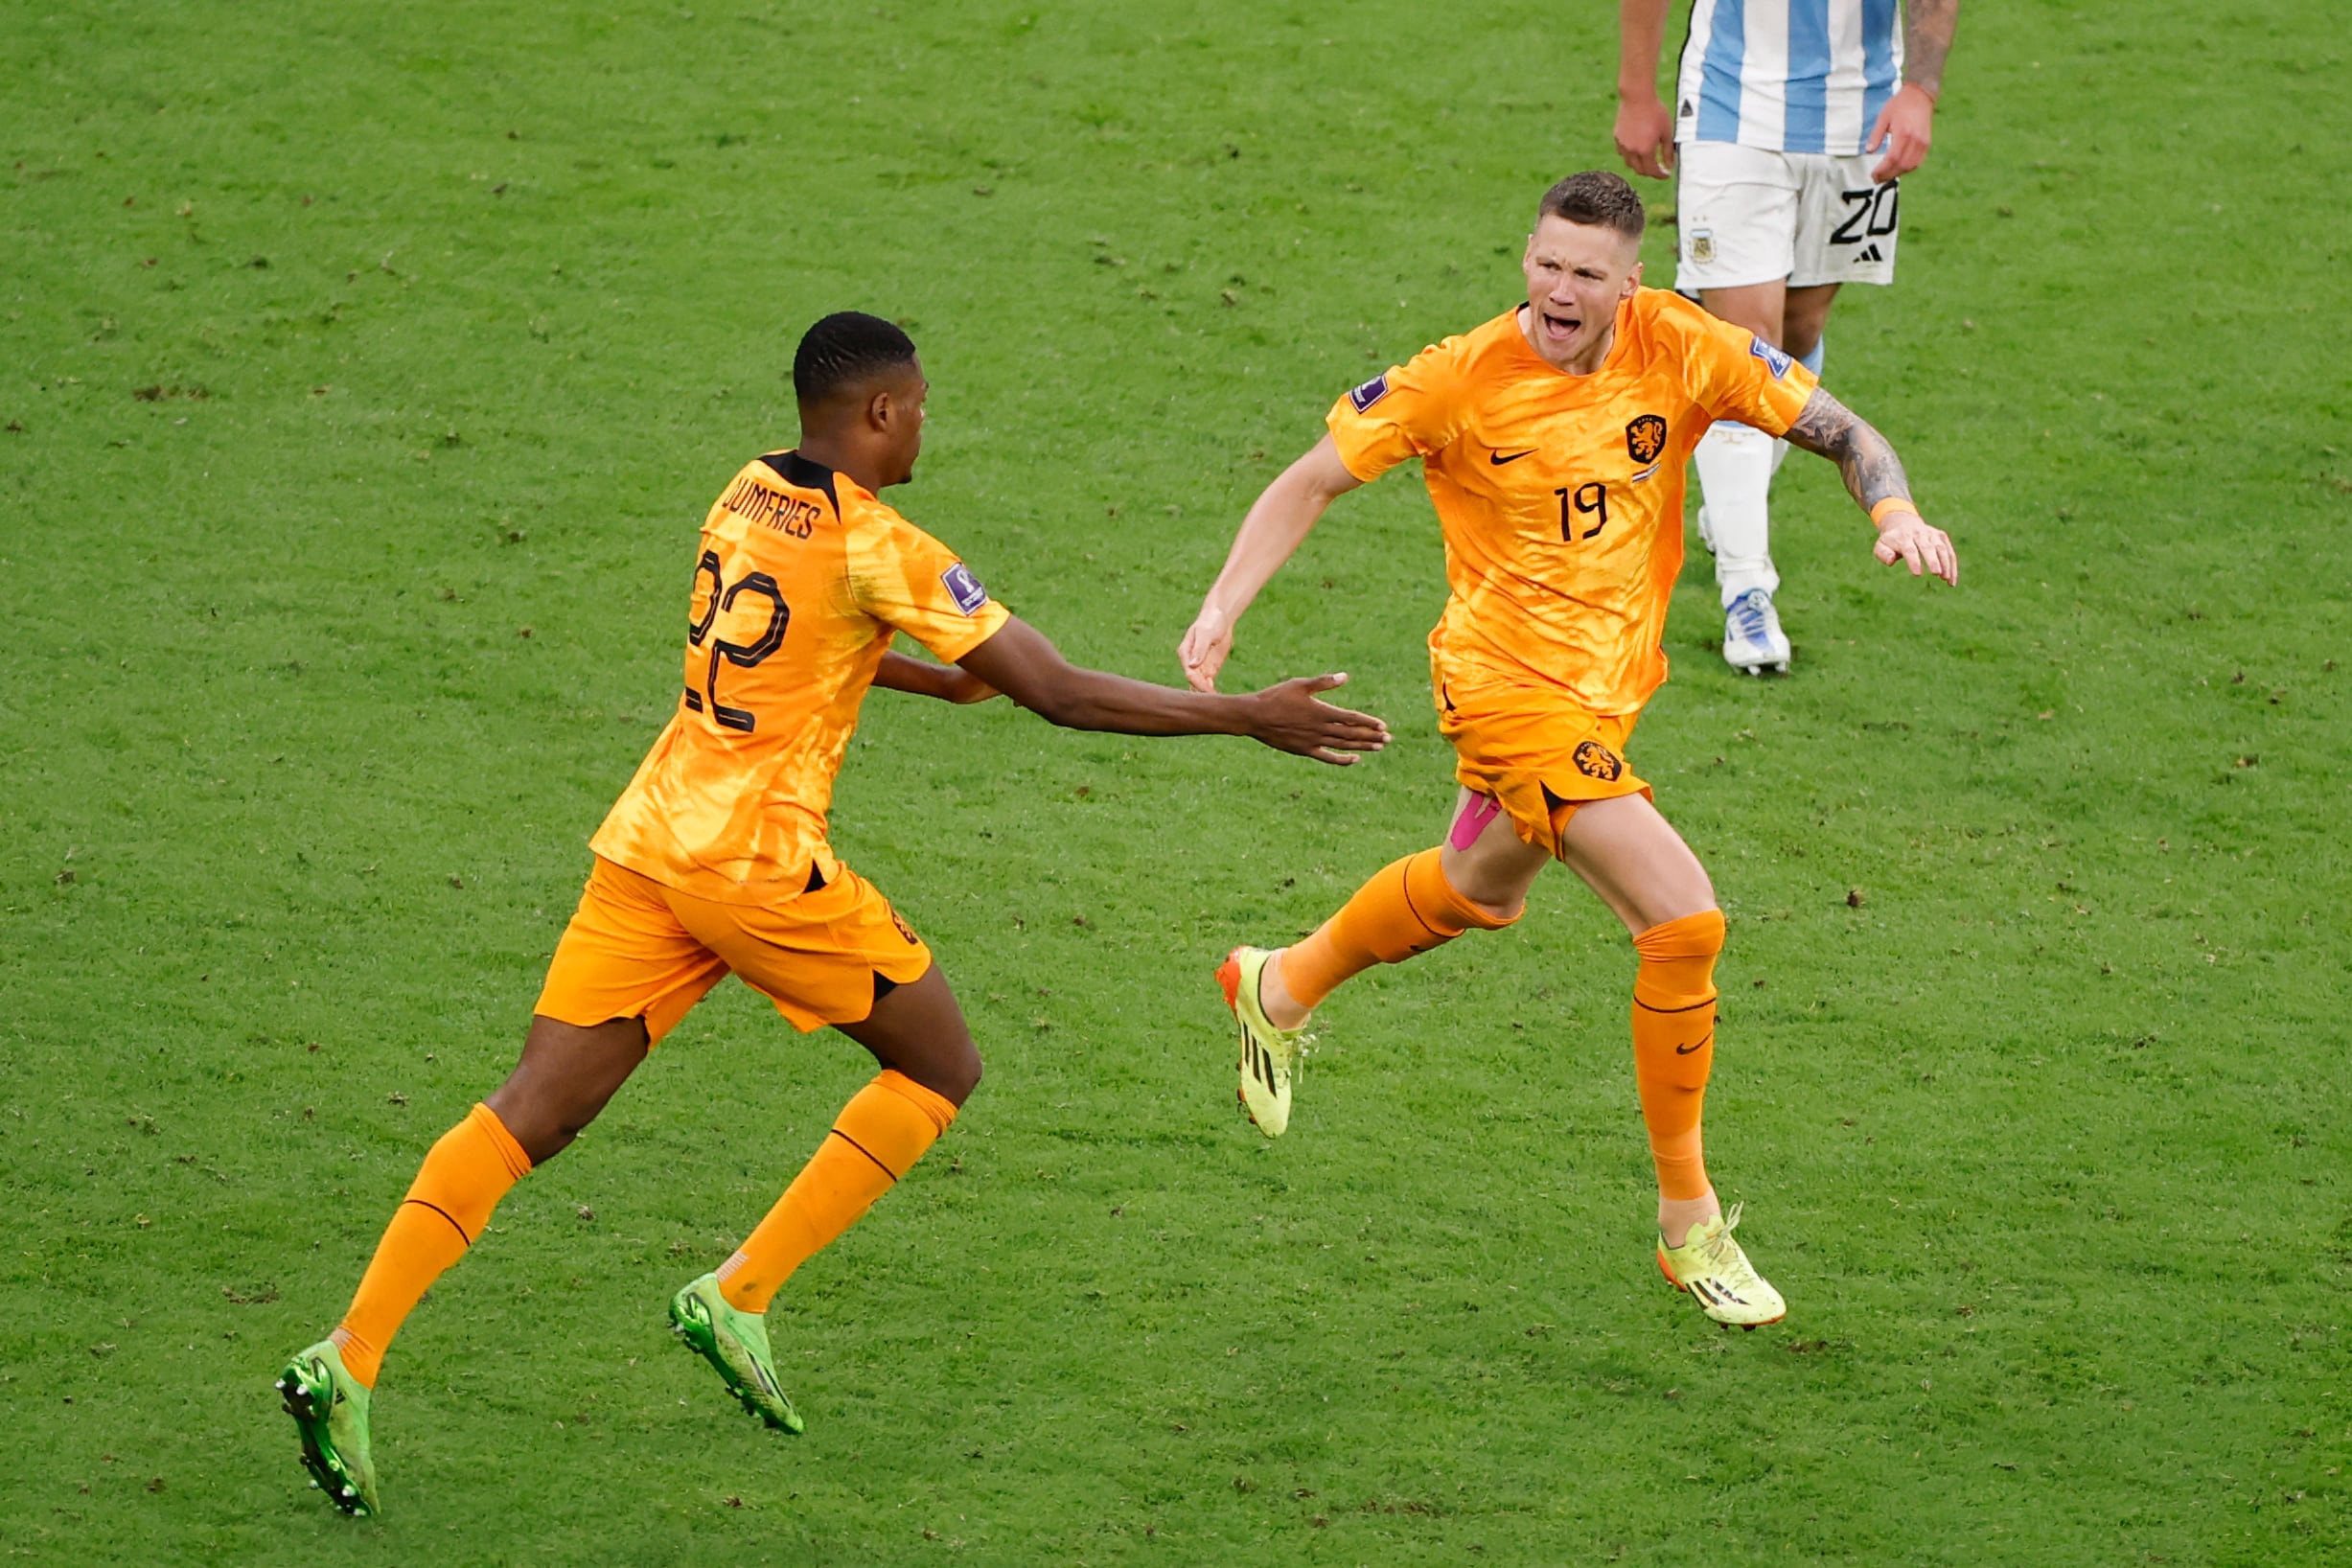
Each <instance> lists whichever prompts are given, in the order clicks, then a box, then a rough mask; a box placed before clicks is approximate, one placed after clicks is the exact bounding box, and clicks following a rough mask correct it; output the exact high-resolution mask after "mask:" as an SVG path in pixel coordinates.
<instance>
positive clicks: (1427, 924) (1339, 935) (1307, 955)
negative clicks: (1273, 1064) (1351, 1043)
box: [1257, 789, 1550, 1030]
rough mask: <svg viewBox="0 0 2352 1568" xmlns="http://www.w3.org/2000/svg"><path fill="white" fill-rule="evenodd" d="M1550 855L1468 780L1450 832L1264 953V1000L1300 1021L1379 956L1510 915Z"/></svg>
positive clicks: (1424, 948)
mask: <svg viewBox="0 0 2352 1568" xmlns="http://www.w3.org/2000/svg"><path fill="white" fill-rule="evenodd" d="M1498 830H1499V831H1498ZM1548 859H1550V857H1549V856H1548V855H1547V854H1546V853H1545V852H1544V850H1542V849H1541V848H1540V847H1537V846H1533V845H1530V844H1525V843H1521V842H1519V840H1518V838H1517V836H1516V835H1515V834H1514V833H1513V832H1512V831H1511V828H1510V819H1508V818H1507V817H1506V816H1504V815H1503V814H1502V813H1501V812H1500V811H1499V810H1498V809H1497V807H1496V803H1495V802H1494V800H1492V799H1491V798H1489V797H1487V796H1482V795H1477V794H1475V793H1473V792H1472V791H1470V790H1468V789H1464V790H1463V791H1462V792H1461V796H1460V798H1459V800H1458V802H1457V804H1456V807H1455V813H1454V822H1453V826H1452V827H1451V828H1450V829H1449V830H1448V831H1447V835H1446V839H1445V842H1442V843H1440V844H1437V845H1434V846H1433V847H1431V848H1428V849H1424V850H1421V851H1420V852H1419V853H1418V854H1413V855H1407V856H1406V857H1405V858H1404V859H1402V860H1399V861H1394V862H1391V863H1390V864H1389V865H1385V866H1383V867H1382V868H1381V869H1380V870H1379V871H1378V872H1376V873H1374V875H1373V876H1372V879H1371V880H1370V881H1369V882H1366V883H1365V884H1364V886H1363V887H1361V888H1357V889H1356V890H1355V893H1354V895H1353V896H1352V897H1350V898H1349V900H1348V902H1347V903H1346V904H1344V905H1342V906H1341V907H1340V910H1339V912H1338V913H1336V914H1334V915H1332V916H1331V918H1330V919H1328V920H1326V921H1325V922H1324V923H1323V924H1322V925H1321V926H1319V927H1318V928H1316V930H1315V932H1314V934H1312V935H1309V936H1307V937H1305V938H1303V940H1301V941H1299V942H1297V943H1295V944H1294V945H1292V946H1290V947H1287V948H1284V949H1282V950H1280V952H1277V953H1275V954H1272V955H1271V956H1269V957H1267V959H1266V961H1265V967H1264V968H1263V969H1262V970H1261V971H1260V972H1259V980H1258V986H1257V998H1258V1004H1259V1006H1261V1007H1262V1008H1263V1009H1264V1011H1265V1015H1266V1018H1267V1020H1268V1022H1270V1023H1272V1024H1273V1025H1274V1026H1275V1027H1276V1028H1278V1029H1283V1030H1291V1029H1297V1028H1299V1027H1300V1026H1303V1024H1304V1023H1305V1022H1306V1016H1307V1014H1309V1013H1311V1012H1313V1011H1314V1009H1315V1007H1316V1005H1317V1004H1318V1003H1321V1002H1322V1001H1323V999H1324V998H1326V997H1327V996H1329V995H1330V994H1331V993H1332V992H1333V991H1335V990H1337V989H1339V987H1340V985H1341V984H1342V983H1343V982H1344V981H1346V980H1349V979H1350V978H1352V977H1353V976H1356V975H1359V974H1362V973H1363V972H1364V971H1365V970H1367V969H1370V968H1372V965H1374V964H1380V963H1402V962H1404V961H1405V960H1406V959H1407V958H1410V957H1416V956H1418V955H1419V954H1422V953H1426V952H1428V951H1429V950H1430V949H1432V948H1435V947H1441V946H1442V945H1444V944H1445V943H1447V942H1450V941H1452V940H1453V939H1454V938H1455V937H1457V936H1459V935H1461V934H1463V933H1464V932H1465V931H1495V930H1499V929H1501V928H1502V927H1504V926H1508V925H1510V923H1511V922H1512V921H1514V920H1516V919H1518V918H1519V913H1520V911H1521V910H1523V909H1524V908H1525V907H1526V904H1527V890H1528V888H1531V887H1533V885H1534V881H1535V873H1536V872H1538V871H1540V870H1542V869H1543V865H1544V862H1545V861H1547V860H1548ZM1457 876H1460V877H1463V878H1466V879H1469V880H1470V883H1471V886H1470V887H1464V885H1463V883H1462V882H1460V881H1457V880H1456V878H1457ZM1473 888H1475V891H1473Z"/></svg>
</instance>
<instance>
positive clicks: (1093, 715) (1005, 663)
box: [958, 615, 1389, 763]
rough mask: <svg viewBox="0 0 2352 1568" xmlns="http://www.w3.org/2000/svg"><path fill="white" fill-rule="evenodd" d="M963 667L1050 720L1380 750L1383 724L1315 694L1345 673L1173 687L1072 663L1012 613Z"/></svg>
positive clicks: (1292, 747) (1335, 755)
mask: <svg viewBox="0 0 2352 1568" xmlns="http://www.w3.org/2000/svg"><path fill="white" fill-rule="evenodd" d="M958 662H959V663H961V664H962V665H963V667H964V669H965V670H967V671H969V672H970V673H971V674H972V675H974V676H976V677H978V678H979V679H980V680H983V681H986V682H987V683H988V684H989V685H990V686H993V687H994V688H996V689H997V690H998V691H1001V692H1003V693H1004V695H1005V696H1007V697H1010V698H1011V699H1012V700H1013V701H1014V702H1016V703H1020V704H1021V705H1022V706H1023V707H1025V708H1027V709H1028V710H1029V711H1030V712H1032V713H1034V714H1036V715H1037V716H1038V717H1040V718H1042V719H1044V720H1046V721H1047V722H1049V723H1050V724H1057V725H1060V726H1062V727H1064V728H1065V729H1107V730H1111V731H1113V732H1115V733H1117V734H1121V735H1247V736H1249V737H1250V738H1251V739H1252V740H1255V741H1262V742H1263V743H1265V744H1266V745H1268V746H1271V747H1273V748H1274V749H1276V750H1278V751H1288V752H1291V753H1293V754H1294V755H1297V756H1303V757H1313V758H1314V759H1315V760H1316V761H1317V762H1335V763H1349V762H1353V761H1355V758H1354V757H1353V756H1352V755H1349V753H1351V752H1356V751H1377V750H1379V749H1381V748H1382V747H1384V746H1386V745H1388V743H1389V731H1388V726H1386V725H1384V724H1382V723H1381V722H1380V721H1379V720H1377V719H1375V718H1373V717H1372V715H1371V714H1369V713H1356V712H1352V711H1350V710H1349V709H1348V708H1344V707H1333V706H1331V705H1330V704H1329V703H1322V702H1318V701H1317V700H1316V698H1315V694H1316V693H1317V692H1320V691H1329V690H1330V689H1331V688H1332V687H1334V686H1338V685H1343V684H1345V683H1346V682H1347V680H1348V678H1347V677H1346V676H1344V675H1317V676H1304V677H1302V678H1300V679H1299V680H1285V681H1283V682H1282V683H1281V684H1280V685H1276V686H1268V687H1267V688H1266V689H1265V690H1264V691H1259V692H1252V693H1250V694H1249V695H1248V696H1246V697H1243V696H1234V697H1224V696H1219V695H1218V694H1217V693H1215V692H1196V691H1179V690H1178V689H1176V688H1175V687H1173V686H1155V685H1153V684H1152V683H1151V682H1150V681H1148V680H1128V679H1127V678H1126V677H1125V676H1121V675H1111V674H1108V673H1106V672H1104V671H1101V670H1090V669H1086V668H1084V667H1083V666H1080V665H1076V664H1072V663H1071V662H1070V661H1069V660H1068V659H1066V658H1064V657H1062V653H1061V650H1060V649H1058V648H1056V647H1054V646H1053V644H1052V643H1051V642H1050V641H1049V640H1048V639H1047V637H1046V634H1044V633H1042V632H1040V631H1038V630H1037V628H1035V627H1033V626H1031V625H1029V624H1028V623H1027V622H1026V621H1025V620H1023V619H1021V618H1020V617H1019V616H1018V615H1016V616H1014V617H1013V618H1012V619H1010V620H1008V621H1006V622H1005V623H1004V625H1003V628H1001V629H1000V630H999V631H998V632H997V634H995V635H994V636H992V637H990V638H989V639H988V640H987V641H986V642H983V643H981V644H980V646H979V647H978V648H975V649H973V650H972V651H971V652H970V653H968V654H966V655H964V657H962V658H961V659H960V660H959V661H958Z"/></svg>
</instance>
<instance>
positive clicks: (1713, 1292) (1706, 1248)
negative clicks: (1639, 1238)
mask: <svg viewBox="0 0 2352 1568" xmlns="http://www.w3.org/2000/svg"><path fill="white" fill-rule="evenodd" d="M1739 1224H1740V1206H1739V1205H1738V1204H1736V1203H1735V1204H1733V1205H1732V1206H1731V1208H1730V1209H1728V1210H1726V1211H1724V1212H1722V1213H1720V1214H1718V1215H1717V1216H1716V1217H1715V1218H1713V1219H1711V1220H1707V1221H1705V1222H1704V1223H1702V1224H1698V1225H1694V1226H1692V1227H1691V1233H1690V1234H1688V1235H1686V1236H1684V1237H1683V1238H1682V1245H1681V1246H1679V1247H1670V1246H1668V1245H1667V1244H1666V1237H1665V1236H1663V1235H1661V1236H1659V1237H1658V1272H1659V1273H1661V1274H1663V1275H1665V1276H1666V1280H1667V1283H1669V1284H1671V1285H1672V1286H1673V1287H1674V1288H1675V1289H1676V1290H1683V1291H1688V1292H1690V1295H1691V1299H1692V1300H1693V1301H1695V1302H1696V1303H1698V1309H1699V1310H1700V1311H1702V1312H1704V1313H1706V1314H1707V1316H1709V1317H1711V1318H1713V1319H1714V1320H1715V1321H1716V1322H1718V1323H1730V1324H1737V1325H1739V1326H1741V1327H1742V1328H1762V1327H1763V1326H1764V1325H1765V1324H1767V1323H1778V1322H1780V1321H1781V1319H1783V1318H1785V1317H1787V1315H1788V1303H1787V1302H1784V1301H1782V1300H1781V1293H1780V1292H1779V1291H1777V1290H1774V1289H1773V1288H1772V1285H1771V1281H1769V1280H1766V1279H1765V1278H1764V1276H1763V1275H1761V1274H1758V1273H1757V1272H1756V1265H1755V1264H1753V1263H1751V1262H1749V1261H1748V1260H1747V1254H1746V1253H1743V1252H1741V1250H1740V1243H1738V1242H1737V1241H1734V1240H1733V1239H1732V1238H1731V1233H1732V1232H1733V1231H1734V1230H1735V1229H1737V1228H1738V1226H1739Z"/></svg>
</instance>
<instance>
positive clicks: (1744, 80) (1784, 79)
mask: <svg viewBox="0 0 2352 1568" xmlns="http://www.w3.org/2000/svg"><path fill="white" fill-rule="evenodd" d="M1897 10H1898V6H1897V0H1692V6H1691V34H1690V39H1689V41H1688V42H1686V43H1685V44H1684V45H1683V49H1682V63H1681V67H1680V70H1679V72H1678V83H1677V86H1676V89H1675V94H1674V139H1675V140H1676V141H1678V142H1737V143H1738V144H1740V145H1741V147H1756V148H1764V149H1766V150H1772V151H1777V152H1826V153H1829V154H1832V155H1833V156H1839V157H1844V156H1851V155H1852V154H1854V153H1856V152H1859V151H1861V150H1862V141H1863V138H1865V137H1866V136H1868V135H1869V134H1870V127H1871V123H1872V122H1873V121H1875V120H1877V119H1878V117H1879V110H1880V109H1882V108H1884V107H1885V106H1886V101H1887V100H1888V99H1890V98H1892V97H1893V96H1894V95H1895V89H1896V87H1897V86H1899V85H1900V84H1901V82H1902V25H1901V18H1900V17H1899V16H1898V15H1897Z"/></svg>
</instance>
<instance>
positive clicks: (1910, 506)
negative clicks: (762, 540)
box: [1870, 496, 1927, 528]
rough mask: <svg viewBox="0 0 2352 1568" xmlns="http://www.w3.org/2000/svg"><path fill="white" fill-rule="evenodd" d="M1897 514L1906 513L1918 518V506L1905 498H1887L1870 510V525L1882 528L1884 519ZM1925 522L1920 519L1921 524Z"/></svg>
mask: <svg viewBox="0 0 2352 1568" xmlns="http://www.w3.org/2000/svg"><path fill="white" fill-rule="evenodd" d="M1898 512H1908V513H1909V514H1911V516H1913V517H1915V518H1919V504H1918V503H1917V502H1916V501H1913V500H1912V499H1911V498H1910V497H1909V496H1887V497H1886V498H1885V499H1884V500H1882V501H1880V502H1879V504H1878V505H1876V506H1874V507H1872V508H1871V509H1870V525H1871V526H1872V527H1873V528H1883V527H1885V526H1886V519H1888V518H1890V517H1892V516H1894V515H1895V514H1896V513H1898ZM1926 520H1927V519H1925V518H1920V521H1922V522H1925V521H1926Z"/></svg>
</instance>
